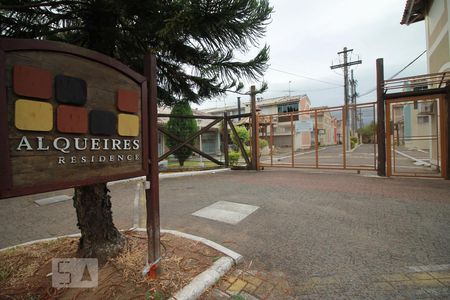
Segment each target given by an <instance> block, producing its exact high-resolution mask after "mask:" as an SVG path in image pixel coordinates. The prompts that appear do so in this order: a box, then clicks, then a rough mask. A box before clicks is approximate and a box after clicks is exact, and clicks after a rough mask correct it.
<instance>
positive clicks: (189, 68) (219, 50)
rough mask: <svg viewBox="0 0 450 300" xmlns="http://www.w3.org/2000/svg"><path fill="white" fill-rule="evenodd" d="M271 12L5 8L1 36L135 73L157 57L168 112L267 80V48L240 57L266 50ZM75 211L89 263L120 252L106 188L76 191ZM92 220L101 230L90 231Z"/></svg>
mask: <svg viewBox="0 0 450 300" xmlns="http://www.w3.org/2000/svg"><path fill="white" fill-rule="evenodd" d="M271 12H272V8H271V7H270V5H269V2H268V0H227V1H223V0H152V1H146V0H54V1H46V0H2V1H1V4H0V34H1V35H2V36H7V37H17V38H39V39H48V40H55V41H63V42H67V43H71V44H75V45H79V46H82V47H86V48H90V49H93V50H96V51H99V52H102V53H104V54H106V55H109V56H112V57H114V58H116V59H118V60H120V61H122V62H123V63H125V64H127V65H129V66H130V67H132V68H134V69H135V70H136V71H142V69H143V66H142V61H143V57H144V55H145V54H146V53H148V52H153V53H155V54H156V57H157V77H158V98H159V99H160V102H161V104H166V105H173V104H175V103H177V102H178V99H189V100H190V101H191V102H194V103H199V102H201V101H202V100H203V99H208V98H212V97H216V96H219V95H222V94H223V93H225V92H226V91H228V90H230V89H237V88H240V87H241V84H239V82H240V81H241V80H246V79H248V80H257V79H259V78H260V77H261V76H262V75H263V73H264V71H265V70H266V68H267V61H268V59H269V56H268V52H269V49H268V47H267V46H262V47H261V48H260V51H259V52H258V53H257V54H256V56H254V57H253V58H252V59H249V60H247V61H242V60H237V59H235V58H234V56H235V54H236V53H246V52H247V51H249V50H250V49H251V48H252V47H259V44H258V41H259V39H260V38H261V37H262V36H263V35H264V33H265V29H266V26H267V24H268V22H269V21H270V14H271ZM105 80H106V79H105ZM86 199H92V200H91V201H87V200H86ZM96 201H99V203H100V204H99V203H95V202H96ZM74 206H75V208H76V210H77V216H78V224H79V227H80V228H81V231H82V238H81V242H80V252H81V254H82V255H84V256H96V255H97V256H98V255H99V253H103V254H102V255H103V257H108V256H112V255H115V254H116V253H117V252H118V251H120V249H121V248H122V246H121V245H123V239H122V238H121V236H120V233H118V231H117V230H116V228H115V227H114V225H113V223H112V214H111V203H110V199H109V196H108V195H107V189H106V184H101V185H99V186H91V187H83V188H77V189H76V192H75V196H74ZM93 218H97V219H98V222H94V223H89V220H92V219H93ZM86 222H88V223H86ZM98 249H103V250H102V251H96V250H98Z"/></svg>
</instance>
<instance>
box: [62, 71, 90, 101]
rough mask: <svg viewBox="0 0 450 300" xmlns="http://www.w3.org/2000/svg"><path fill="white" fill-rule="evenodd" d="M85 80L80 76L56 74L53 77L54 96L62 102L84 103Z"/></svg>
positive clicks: (85, 94)
mask: <svg viewBox="0 0 450 300" xmlns="http://www.w3.org/2000/svg"><path fill="white" fill-rule="evenodd" d="M86 97H87V88H86V81H84V80H83V79H80V78H75V77H69V76H64V75H57V76H56V77H55V98H56V101H58V102H59V103H63V104H72V105H79V106H81V105H84V104H86Z"/></svg>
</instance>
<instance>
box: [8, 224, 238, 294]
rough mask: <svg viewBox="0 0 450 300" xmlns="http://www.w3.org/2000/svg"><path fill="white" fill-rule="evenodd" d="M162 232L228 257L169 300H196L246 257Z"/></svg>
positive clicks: (199, 239)
mask: <svg viewBox="0 0 450 300" xmlns="http://www.w3.org/2000/svg"><path fill="white" fill-rule="evenodd" d="M146 230H147V229H145V228H131V229H129V231H146ZM161 233H169V234H173V235H176V236H179V237H183V238H186V239H189V240H193V241H197V242H200V243H202V244H205V245H207V246H209V247H211V248H213V249H215V250H217V251H219V252H222V253H223V254H225V255H226V257H221V258H220V259H218V260H217V261H216V262H214V264H213V265H212V266H211V267H209V268H208V269H206V270H205V271H203V272H202V273H200V274H199V275H197V276H196V277H194V279H192V281H191V282H190V283H189V284H188V285H186V286H185V287H183V288H182V289H181V290H179V291H178V292H176V293H175V294H174V295H173V296H172V297H170V298H169V300H195V299H197V298H198V297H200V296H201V295H202V294H203V293H204V292H205V291H206V290H207V289H208V288H210V287H211V286H213V285H214V284H215V283H216V282H217V281H219V279H220V278H221V277H222V276H223V275H225V274H226V273H227V272H228V271H229V270H230V269H231V268H232V267H233V266H235V265H237V264H239V263H240V262H242V261H243V259H244V257H243V256H242V255H240V254H239V253H237V252H234V251H233V250H230V249H228V248H226V247H224V246H222V245H220V244H217V243H216V242H213V241H211V240H208V239H205V238H202V237H199V236H196V235H192V234H189V233H184V232H181V231H177V230H168V229H161ZM79 236H81V234H80V233H75V234H69V235H63V236H58V237H53V238H47V239H40V240H35V241H30V242H26V243H22V244H19V245H14V246H11V247H6V248H3V249H0V252H2V251H6V250H9V249H14V248H17V247H21V246H28V245H33V244H37V243H42V242H49V241H54V240H57V239H59V238H65V237H79Z"/></svg>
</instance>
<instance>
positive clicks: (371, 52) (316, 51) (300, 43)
mask: <svg viewBox="0 0 450 300" xmlns="http://www.w3.org/2000/svg"><path fill="white" fill-rule="evenodd" d="M270 3H271V5H272V6H273V7H274V13H273V14H272V22H271V23H270V24H269V25H268V27H267V34H266V36H265V38H263V39H262V40H261V44H264V43H266V44H268V45H269V46H270V61H269V64H270V66H269V69H268V70H267V72H266V73H265V76H264V80H265V81H266V82H267V83H268V85H269V89H268V91H266V92H265V93H264V94H263V95H262V97H263V98H264V99H268V98H273V97H280V96H287V95H288V94H289V90H290V91H291V95H300V94H307V95H308V96H309V98H310V100H311V102H312V106H322V105H328V106H334V105H342V104H343V103H344V100H343V98H344V96H343V95H344V89H343V84H344V79H343V71H342V70H341V69H338V70H331V69H330V66H331V65H332V64H339V63H341V62H342V56H341V57H339V55H338V54H337V52H339V51H342V49H343V48H344V47H347V48H349V49H354V50H353V53H352V55H351V59H352V60H358V59H361V60H362V64H361V65H358V66H353V67H352V68H353V70H354V75H355V79H356V80H358V86H357V92H358V93H359V94H365V93H367V92H368V91H370V90H372V89H373V88H374V87H375V84H376V83H375V60H376V59H377V58H384V68H385V78H389V77H391V76H392V75H394V74H395V73H397V72H398V71H400V70H401V69H402V68H403V67H405V66H406V65H407V64H408V63H410V62H411V61H412V60H414V59H415V58H416V57H417V56H419V55H420V54H421V53H422V52H423V51H424V50H425V49H426V42H425V24H424V22H419V23H416V24H413V25H410V26H406V25H400V20H401V18H402V15H403V10H404V7H405V3H406V0H376V1H373V0H317V1H306V0H271V1H270ZM255 53H256V51H252V52H250V53H248V55H250V56H251V55H252V54H255ZM247 57H249V56H247ZM240 58H242V56H241V57H240ZM340 60H341V61H340ZM426 69H427V68H426V54H424V55H423V56H422V57H421V58H420V59H418V60H417V61H416V62H415V63H414V64H413V65H411V66H410V67H409V68H407V69H406V70H405V71H404V72H402V73H401V74H400V75H399V76H397V77H404V76H410V75H415V74H422V73H426ZM289 82H290V83H289ZM246 84H248V85H250V84H252V83H246ZM254 84H256V85H257V86H258V85H259V83H256V82H255V83H254ZM237 96H238V95H236V94H229V95H227V96H226V97H223V98H220V99H214V100H209V101H206V102H204V103H202V105H201V106H200V107H201V108H208V107H223V106H224V104H227V105H232V104H235V103H236V97H237ZM375 97H376V94H375V92H372V93H370V94H368V95H366V96H362V97H360V98H359V99H358V102H361V103H362V102H370V101H374V100H375ZM245 98H248V97H242V99H243V100H244V101H246V100H247V99H245Z"/></svg>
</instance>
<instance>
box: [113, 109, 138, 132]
mask: <svg viewBox="0 0 450 300" xmlns="http://www.w3.org/2000/svg"><path fill="white" fill-rule="evenodd" d="M118 129H119V135H120V136H138V135H139V117H138V116H136V115H130V114H119V125H118Z"/></svg>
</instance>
